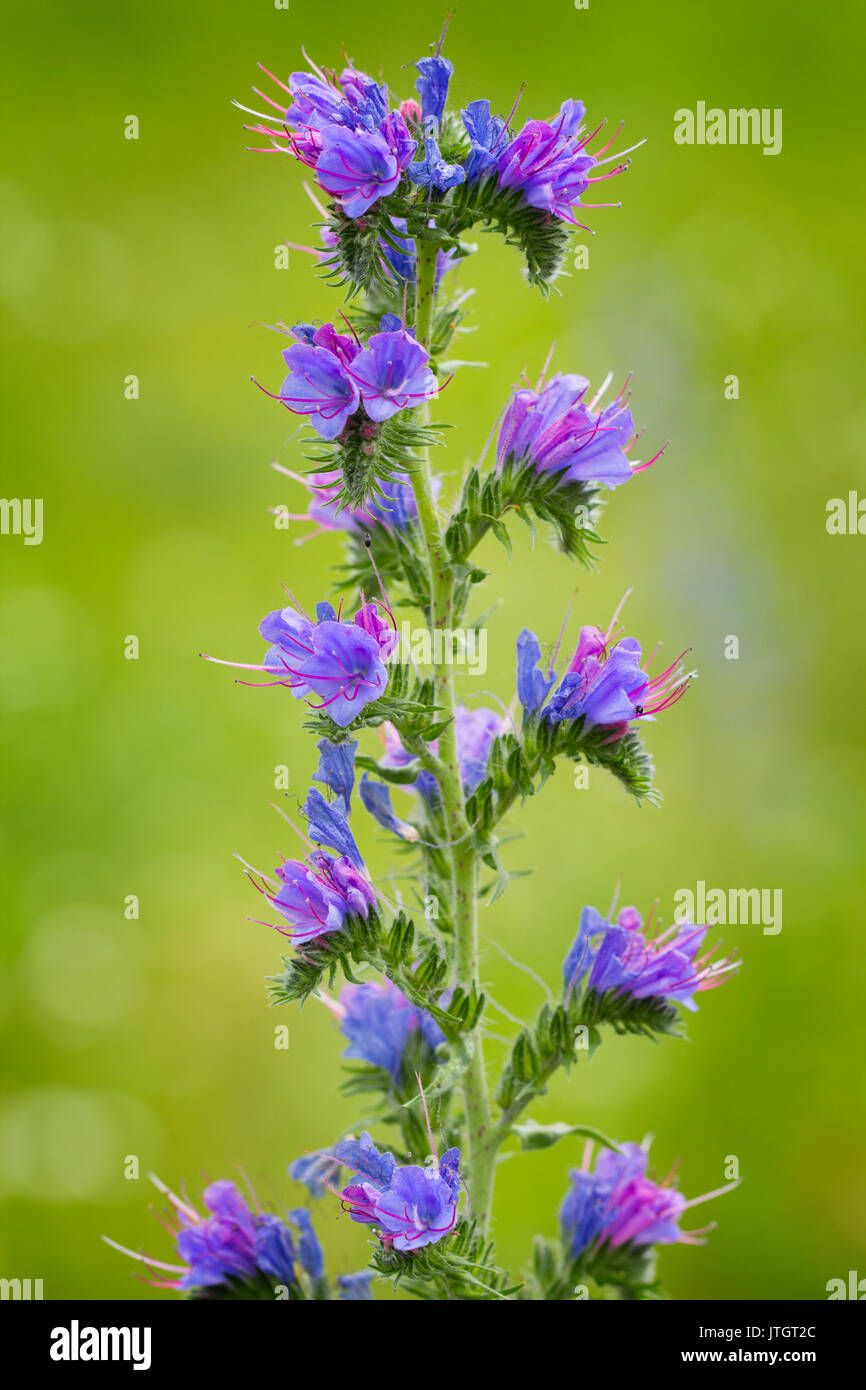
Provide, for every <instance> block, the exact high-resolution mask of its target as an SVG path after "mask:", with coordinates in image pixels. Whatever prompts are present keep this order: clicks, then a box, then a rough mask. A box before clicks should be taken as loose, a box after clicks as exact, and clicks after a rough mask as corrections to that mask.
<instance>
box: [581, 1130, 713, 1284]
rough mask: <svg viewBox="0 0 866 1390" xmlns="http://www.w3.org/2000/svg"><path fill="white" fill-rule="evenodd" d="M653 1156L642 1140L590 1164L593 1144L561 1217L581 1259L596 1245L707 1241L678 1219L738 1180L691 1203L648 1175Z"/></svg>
mask: <svg viewBox="0 0 866 1390" xmlns="http://www.w3.org/2000/svg"><path fill="white" fill-rule="evenodd" d="M648 1158H649V1155H648V1154H647V1152H646V1150H645V1149H643V1148H642V1147H641V1146H640V1145H639V1144H623V1145H622V1146H621V1149H620V1151H619V1152H618V1153H615V1152H613V1151H612V1150H610V1149H605V1150H603V1151H602V1152H601V1153H600V1154H599V1156H598V1158H597V1160H596V1163H595V1169H594V1171H593V1170H591V1168H590V1161H591V1145H590V1146H588V1149H587V1154H586V1158H585V1161H584V1166H583V1168H581V1169H576V1170H575V1171H574V1172H573V1173H572V1174H571V1184H572V1185H571V1189H570V1191H569V1192H568V1194H567V1196H566V1198H565V1200H564V1201H563V1203H562V1206H561V1207H560V1211H559V1219H560V1224H561V1227H562V1238H563V1242H564V1244H565V1245H566V1247H567V1248H568V1250H569V1252H570V1254H571V1255H572V1257H573V1258H575V1259H577V1258H578V1257H579V1256H580V1255H582V1254H583V1253H584V1252H585V1251H586V1250H588V1249H589V1248H590V1247H594V1248H595V1249H598V1248H600V1247H602V1246H607V1247H609V1248H610V1249H616V1248H617V1247H619V1246H622V1245H636V1246H647V1245H676V1244H678V1243H682V1244H688V1245H701V1244H703V1241H702V1240H701V1239H700V1237H701V1236H702V1235H704V1234H705V1233H706V1230H708V1229H711V1228H709V1227H707V1228H705V1229H704V1230H703V1231H681V1230H680V1229H679V1226H678V1224H677V1223H678V1222H679V1220H680V1218H681V1216H682V1215H683V1212H684V1211H685V1210H686V1208H688V1207H693V1206H696V1205H697V1204H698V1203H699V1202H706V1201H709V1199H710V1198H711V1197H717V1196H720V1195H721V1193H723V1192H727V1191H729V1190H730V1188H731V1187H735V1186H736V1185H737V1184H736V1183H733V1184H730V1185H729V1186H728V1187H724V1188H720V1189H718V1191H716V1192H708V1193H706V1195H705V1196H703V1197H694V1198H692V1200H691V1201H686V1199H685V1197H684V1196H683V1195H682V1193H681V1192H679V1191H677V1189H676V1188H675V1187H673V1186H671V1185H670V1182H671V1179H670V1178H666V1179H665V1181H664V1182H663V1183H657V1182H655V1181H654V1179H653V1178H650V1177H648V1176H647V1162H648Z"/></svg>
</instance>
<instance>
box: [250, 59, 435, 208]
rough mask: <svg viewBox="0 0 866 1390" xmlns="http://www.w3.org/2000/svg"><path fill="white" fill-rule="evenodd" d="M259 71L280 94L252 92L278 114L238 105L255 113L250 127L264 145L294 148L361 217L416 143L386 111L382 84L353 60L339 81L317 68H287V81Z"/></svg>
mask: <svg viewBox="0 0 866 1390" xmlns="http://www.w3.org/2000/svg"><path fill="white" fill-rule="evenodd" d="M262 71H263V72H265V73H266V74H267V76H268V77H270V78H271V80H272V81H273V82H274V83H275V84H276V86H277V88H278V89H279V90H278V93H277V99H274V98H273V97H269V96H266V95H265V93H264V92H259V91H258V89H257V88H254V90H255V91H256V93H257V95H258V96H259V97H260V98H261V99H262V100H263V101H264V102H266V103H267V104H269V105H270V106H271V107H272V108H273V110H274V112H275V114H273V115H271V114H269V113H267V112H262V111H256V110H253V109H251V108H250V107H247V106H241V109H242V110H244V111H247V112H248V113H249V114H250V115H252V116H255V117H256V119H257V124H255V125H251V126H247V129H248V130H251V131H253V132H254V133H255V134H257V135H263V136H265V137H266V138H267V139H268V141H269V142H270V143H269V146H268V147H267V148H269V149H271V150H281V151H285V152H286V153H289V154H293V155H294V156H295V158H296V159H299V160H300V161H301V163H303V164H306V165H307V166H308V167H309V168H312V169H315V171H316V177H317V179H318V181H319V183H320V184H321V186H322V188H324V189H325V191H326V192H328V193H330V194H331V196H332V197H333V198H335V199H336V200H337V201H338V202H339V203H340V204H341V206H342V208H343V211H344V212H345V214H346V216H347V217H353V218H354V217H360V216H362V215H363V214H364V213H365V212H366V211H367V210H368V209H369V208H370V207H371V206H372V204H373V203H374V202H376V200H377V199H378V198H381V197H385V196H386V195H387V194H389V193H393V191H394V189H395V188H396V187H397V185H398V183H399V182H400V178H401V175H402V172H403V170H404V169H405V168H406V165H407V164H408V163H409V161H410V160H411V158H412V155H413V154H414V152H415V149H416V145H417V142H416V141H415V140H414V139H412V137H411V136H410V135H409V132H408V130H407V128H406V122H405V120H404V118H403V115H402V113H401V112H400V111H392V112H389V110H388V89H387V87H385V86H383V85H381V84H379V83H376V82H374V81H373V80H372V79H371V78H369V77H368V76H367V75H366V73H363V72H360V71H359V70H358V69H357V68H355V67H354V66H353V65H352V64H351V63H350V64H349V65H348V66H347V67H345V68H344V69H343V71H342V73H341V74H340V77H339V79H336V78H335V77H334V76H331V75H327V74H326V73H324V72H321V71H319V70H318V69H317V70H316V72H315V73H309V72H296V73H292V76H291V77H290V79H289V85H288V86H286V84H285V83H284V82H282V81H281V80H280V79H279V78H278V77H274V75H273V73H270V72H268V71H267V69H266V68H263V69H262ZM286 96H288V97H289V103H288V105H286V103H285V97H286ZM235 104H236V105H241V103H239V102H237V103H235Z"/></svg>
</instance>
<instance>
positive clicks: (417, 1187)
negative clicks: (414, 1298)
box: [334, 1133, 460, 1251]
mask: <svg viewBox="0 0 866 1390" xmlns="http://www.w3.org/2000/svg"><path fill="white" fill-rule="evenodd" d="M334 1154H335V1156H336V1157H337V1158H338V1159H339V1161H340V1162H341V1163H343V1164H344V1165H345V1166H346V1167H347V1168H350V1169H352V1170H353V1172H352V1176H351V1178H350V1179H349V1182H348V1184H347V1185H346V1186H345V1187H344V1188H343V1190H342V1192H341V1193H340V1196H341V1198H342V1200H343V1203H344V1205H345V1206H346V1208H347V1210H348V1211H349V1213H350V1215H351V1217H352V1220H353V1221H359V1222H361V1223H363V1224H365V1225H370V1226H378V1227H379V1232H380V1235H381V1238H382V1242H383V1244H385V1245H387V1246H393V1248H394V1249H395V1250H400V1251H407V1250H420V1249H421V1248H422V1246H425V1245H432V1244H434V1243H435V1242H436V1241H439V1240H442V1238H443V1236H446V1235H448V1234H449V1232H450V1231H452V1230H453V1229H454V1227H455V1225H456V1223H457V1203H458V1201H459V1199H460V1171H459V1168H460V1150H459V1149H448V1150H447V1151H446V1152H445V1153H444V1154H443V1155H442V1157H441V1159H437V1158H436V1155H435V1154H433V1155H432V1157H431V1162H430V1163H428V1164H426V1165H425V1166H424V1167H423V1168H422V1167H420V1166H419V1165H418V1164H414V1163H410V1164H403V1165H402V1166H401V1165H398V1164H397V1162H396V1160H395V1158H394V1155H393V1154H391V1153H381V1152H380V1151H379V1150H378V1149H377V1148H376V1146H375V1144H374V1143H373V1141H372V1139H371V1138H370V1136H369V1134H366V1133H364V1134H362V1135H361V1138H360V1140H358V1139H344V1140H342V1141H341V1143H339V1144H337V1145H336V1147H335V1149H334Z"/></svg>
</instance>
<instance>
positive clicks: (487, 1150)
mask: <svg viewBox="0 0 866 1390" xmlns="http://www.w3.org/2000/svg"><path fill="white" fill-rule="evenodd" d="M415 247H416V262H415V266H416V277H415V285H416V317H415V332H416V336H417V338H418V341H419V343H421V344H422V346H424V347H425V348H426V349H427V350H428V352H429V351H430V350H431V345H432V340H433V310H434V305H435V298H436V255H437V247H436V243H435V241H432V240H430V241H428V240H426V239H424V240H422V239H419V240H418V241H416V243H415ZM420 413H421V415H422V418H423V421H424V423H425V424H427V423H429V420H430V404H429V402H425V403H424V405H423V407H421V408H420ZM412 487H413V490H414V493H415V501H416V504H417V507H418V518H419V521H420V524H421V529H422V532H423V534H424V542H425V545H426V548H427V556H428V561H429V566H430V609H429V618H430V626H431V628H432V629H433V630H436V629H439V630H440V631H443V630H446V629H448V630H450V629H451V627H452V624H453V619H454V577H453V568H452V561H451V559H450V557H449V555H448V551H447V548H446V546H445V540H444V537H443V534H442V528H441V526H440V524H439V517H438V514H437V511H436V503H435V500H434V496H433V482H432V475H431V471H430V454H429V450H427V449H425V450H424V452H423V456H422V457H421V458H420V459H419V461H418V466H417V468H416V469H415V470H414V471H413V474H412ZM434 685H435V692H436V704H437V706H439V708H440V709H441V711H442V717H443V718H445V719H448V720H449V723H448V726H447V728H446V729H445V730H444V731H443V733H442V735H441V737H440V739H439V751H438V762H439V764H440V769H441V770H439V771H437V781H438V783H439V790H440V793H441V797H442V809H443V813H444V818H445V826H446V830H447V835H448V852H449V857H450V860H451V883H452V893H453V909H454V938H455V974H456V982H459V983H460V984H461V985H462V986H463V988H464V989H466V990H471V988H472V986H473V985H474V986H475V987H476V989H477V987H478V858H477V854H476V850H475V843H474V839H473V836H472V831H471V829H470V827H469V824H468V822H467V820H466V806H465V801H464V797H463V785H462V781H461V777H460V766H459V763H458V758H457V738H456V727H455V723H454V708H455V698H454V674H453V666H452V665H451V663H450V662H446V661H442V662H441V663H440V664H439V665H437V666H436V668H435V672H434ZM466 1041H467V1046H468V1048H469V1050H470V1053H471V1061H470V1063H469V1066H468V1068H467V1071H466V1073H465V1076H464V1081H463V1095H464V1104H465V1110H466V1140H467V1154H466V1177H467V1186H468V1189H469V1200H470V1206H471V1213H472V1215H473V1216H474V1217H475V1218H476V1220H478V1221H479V1223H480V1224H481V1226H482V1227H483V1228H484V1230H485V1231H486V1230H487V1228H488V1227H489V1224H490V1207H491V1202H492V1197H493V1165H494V1161H495V1146H494V1142H493V1136H492V1132H491V1118H490V1101H489V1097H488V1093H487V1075H486V1072H485V1068H484V1048H483V1041H482V1035H481V1027H480V1024H479V1026H477V1027H476V1028H475V1029H474V1030H473V1032H472V1034H471V1035H470V1037H468V1038H467V1040H466Z"/></svg>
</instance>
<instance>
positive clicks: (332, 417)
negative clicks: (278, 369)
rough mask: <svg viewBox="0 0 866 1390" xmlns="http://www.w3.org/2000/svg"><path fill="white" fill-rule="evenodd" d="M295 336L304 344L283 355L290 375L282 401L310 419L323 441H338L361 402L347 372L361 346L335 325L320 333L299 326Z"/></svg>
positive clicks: (285, 382) (309, 326)
mask: <svg viewBox="0 0 866 1390" xmlns="http://www.w3.org/2000/svg"><path fill="white" fill-rule="evenodd" d="M293 332H294V333H295V335H296V336H297V337H300V338H302V341H301V342H298V343H293V344H292V346H291V347H289V348H285V349H284V351H283V357H284V359H285V363H286V366H287V367H288V369H289V375H288V376H287V377H286V379H285V381H284V382H283V384H282V386H281V387H280V400H281V401H282V403H283V405H284V406H286V407H287V409H289V410H291V411H292V413H293V414H294V415H309V416H310V417H311V419H310V423H311V424H312V426H313V428H314V429H315V431H316V433H317V434H318V435H319V436H320V437H321V438H322V439H336V438H337V436H338V435H339V434H342V432H343V430H344V429H345V427H346V421H347V420H348V418H349V416H350V415H354V413H355V411H356V410H357V409H358V404H359V402H360V394H359V392H358V388H357V386H356V385H355V383H354V381H353V380H352V378H351V377H350V376H349V374H348V372H347V370H346V369H347V366H348V364H349V363H350V362H351V361H352V360H353V359H354V358H355V356H356V355H357V353H358V346H357V344H356V343H355V342H353V340H352V339H351V338H349V337H346V336H345V335H343V334H339V333H337V332H336V330H335V329H334V327H333V325H332V324H324V325H323V326H322V327H321V328H319V329H313V327H312V325H308V324H299V325H298V326H297V327H296V328H295V329H293Z"/></svg>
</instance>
